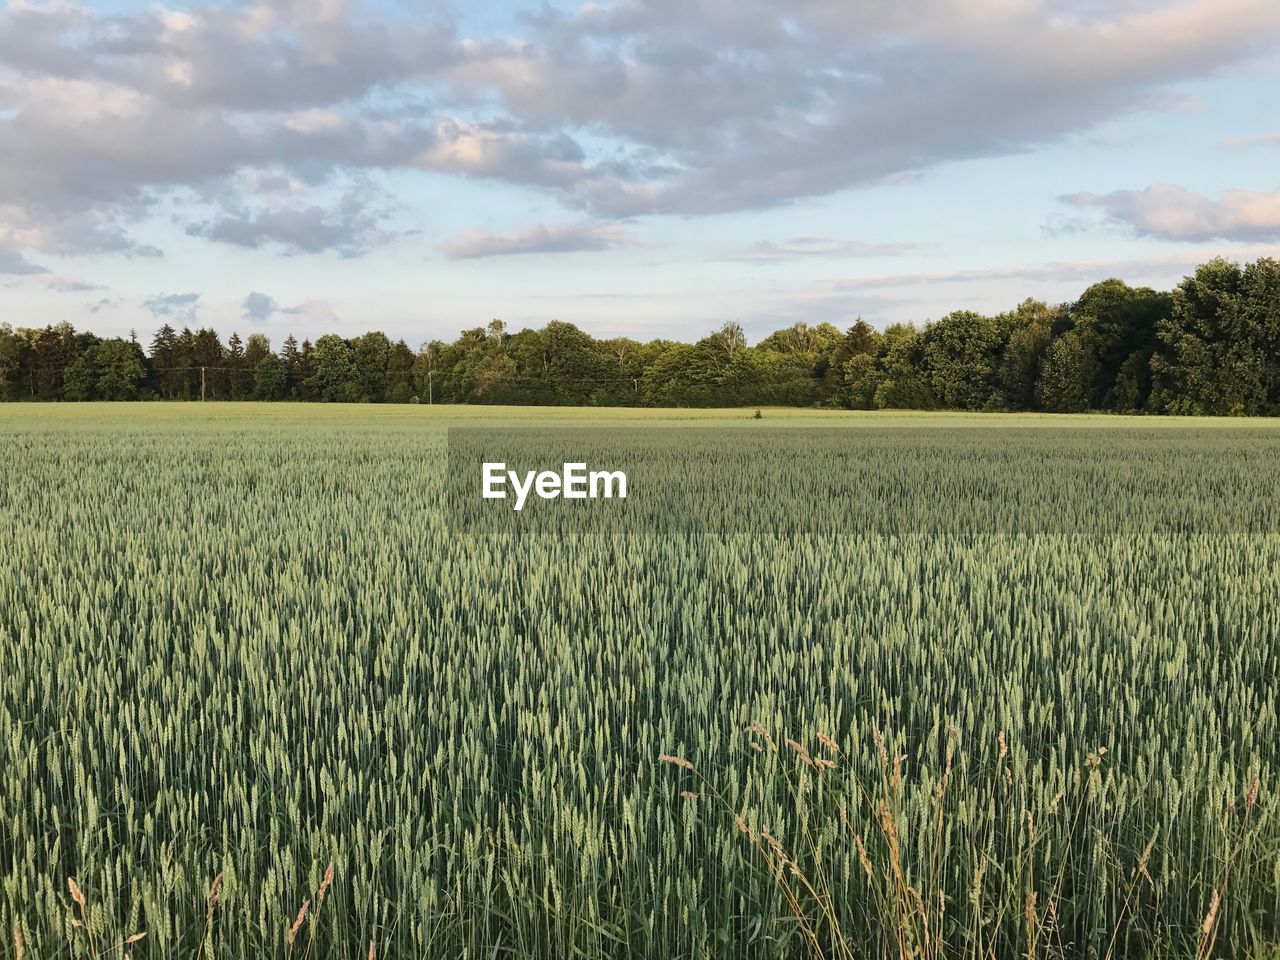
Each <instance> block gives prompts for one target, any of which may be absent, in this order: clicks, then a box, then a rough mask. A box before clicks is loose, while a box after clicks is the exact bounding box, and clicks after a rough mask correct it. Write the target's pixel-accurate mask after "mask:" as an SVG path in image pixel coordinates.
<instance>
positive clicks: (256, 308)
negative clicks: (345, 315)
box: [242, 290, 338, 324]
mask: <svg viewBox="0 0 1280 960" xmlns="http://www.w3.org/2000/svg"><path fill="white" fill-rule="evenodd" d="M242 306H243V309H244V318H245V319H246V320H248V321H249V322H251V323H267V322H269V321H270V320H272V319H274V318H275V317H276V316H287V317H302V318H304V319H305V320H307V321H309V322H314V323H329V324H332V323H337V321H338V314H337V312H336V311H335V310H334V309H333V307H332V306H331V305H330V304H329V303H327V302H326V301H324V300H304V301H303V302H302V303H299V304H297V305H296V306H292V307H285V306H281V305H280V303H279V302H278V301H277V300H276V298H275V297H271V296H268V295H267V294H265V293H261V292H259V291H257V290H255V291H253V292H252V293H250V294H249V295H248V296H247V297H245V298H244V303H243V305H242Z"/></svg>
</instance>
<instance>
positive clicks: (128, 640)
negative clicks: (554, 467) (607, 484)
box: [0, 404, 1280, 960]
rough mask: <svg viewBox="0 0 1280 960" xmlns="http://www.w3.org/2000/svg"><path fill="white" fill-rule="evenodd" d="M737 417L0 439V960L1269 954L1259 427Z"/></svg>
mask: <svg viewBox="0 0 1280 960" xmlns="http://www.w3.org/2000/svg"><path fill="white" fill-rule="evenodd" d="M752 413H753V411H719V412H714V413H694V412H689V411H640V410H636V411H627V412H619V413H609V414H605V413H600V412H595V413H590V412H587V411H581V410H549V411H533V410H523V409H492V408H491V409H457V408H446V407H440V406H436V407H426V406H403V407H380V408H369V407H346V406H337V407H317V406H302V405H297V406H291V405H285V404H280V405H274V406H269V407H268V406H257V405H253V404H204V405H201V404H170V405H164V406H160V405H154V406H153V405H145V404H137V405H130V406H123V405H121V406H112V405H91V404H86V405H74V406H60V405H21V406H16V405H15V406H6V407H0V477H3V481H4V482H3V484H0V531H2V533H3V542H2V543H0V766H2V768H3V771H4V776H3V777H2V778H0V915H2V919H3V922H4V925H5V928H4V931H3V936H4V938H3V940H2V941H0V957H23V958H55V957H92V958H107V957H122V956H126V955H128V956H132V957H134V958H144V957H156V958H159V957H165V958H169V957H182V958H202V960H203V958H219V960H244V958H257V957H289V958H304V957H307V958H344V960H349V958H365V957H378V958H382V957H387V958H406V960H437V958H438V960H455V958H475V960H481V958H485V960H497V958H538V960H558V958H586V960H595V958H637V960H640V958H644V960H648V958H664V960H665V958H720V957H724V958H792V957H795V958H802V957H814V956H822V957H829V958H854V957H865V958H875V960H880V958H895V960H904V958H908V957H909V958H924V960H935V958H937V960H941V958H973V960H980V958H983V960H985V958H990V960H1006V958H1025V960H1034V958H1056V957H1061V958H1076V957H1088V958H1099V960H1102V958H1117V960H1118V958H1134V957H1162V958H1165V957H1167V958H1187V960H1193V958H1194V960H1201V958H1208V957H1222V958H1236V957H1257V958H1263V957H1266V958H1274V957H1276V956H1277V949H1278V947H1277V945H1278V944H1280V807H1278V805H1277V799H1276V796H1277V786H1278V785H1280V784H1278V775H1280V717H1278V711H1280V499H1278V498H1277V490H1280V425H1278V424H1276V423H1275V422H1267V421H1248V422H1237V421H1194V420H1181V419H1170V420H1162V421H1158V422H1157V421H1153V420H1150V419H1139V418H1122V417H1104V418H1089V417H1058V418H1050V417H1043V418H1042V417H1035V416H986V417H984V416H981V415H950V416H948V415H932V416H930V415H895V414H865V415H864V414H849V413H822V412H818V411H810V412H804V411H794V412H782V411H773V410H767V411H764V413H763V418H762V419H760V420H755V419H753V417H752ZM481 428H501V429H502V430H504V431H507V433H508V434H510V433H514V434H515V435H516V439H517V441H520V439H521V438H523V441H524V442H525V443H526V444H527V449H538V450H541V451H543V453H544V454H547V455H549V454H551V453H558V452H559V451H560V449H561V448H563V449H564V450H565V452H566V453H568V452H570V450H571V449H574V450H577V449H586V454H584V455H585V456H587V457H588V459H592V460H599V461H601V462H608V461H609V459H610V458H613V459H614V460H617V461H619V462H625V463H626V464H628V465H629V469H634V471H635V475H634V477H633V480H634V486H635V490H634V491H633V492H632V495H631V498H630V499H629V500H628V501H627V503H628V505H629V507H631V508H633V509H634V513H633V514H631V515H628V516H623V515H621V514H620V515H619V516H620V517H622V519H620V520H619V522H618V523H617V524H616V525H614V526H612V527H611V526H608V525H604V526H601V527H593V526H591V525H590V524H585V523H584V524H579V525H576V526H575V524H578V520H577V519H576V517H577V515H574V516H570V515H568V514H567V513H566V512H565V511H560V512H559V513H556V512H548V513H546V514H545V515H544V520H545V519H546V518H551V520H550V521H549V522H546V523H544V524H543V525H542V526H541V527H537V526H536V524H537V523H538V522H539V521H538V519H537V518H536V517H532V518H531V519H530V521H529V522H530V524H531V525H532V526H530V528H529V529H528V530H521V529H520V528H519V523H520V522H522V521H519V520H516V519H513V518H514V517H515V515H514V514H510V515H504V517H503V519H502V522H501V523H497V522H495V523H493V524H492V525H488V526H486V524H485V523H483V522H477V521H475V519H474V518H468V517H467V516H465V515H464V514H465V510H459V509H458V506H457V504H456V503H451V493H450V491H451V489H452V486H453V485H454V484H455V482H456V480H457V478H458V476H460V475H461V474H460V473H459V471H466V470H468V469H470V466H471V464H470V463H469V462H468V461H467V460H466V458H467V456H468V455H469V454H468V450H469V449H471V448H469V447H468V446H467V445H468V443H471V442H472V441H473V440H474V438H475V437H476V436H478V435H479V433H478V431H480V430H481ZM513 428H514V430H513ZM507 439H508V440H509V439H510V437H507ZM504 442H505V441H504ZM474 465H475V466H477V467H478V464H474ZM659 491H660V492H661V493H660V494H659ZM659 495H661V497H663V498H665V499H662V500H661V501H660V502H661V504H662V508H661V510H658V509H647V507H646V505H652V504H654V503H657V502H659V501H658V500H656V499H655V498H657V497H659ZM646 498H648V499H646ZM594 506H598V505H584V507H583V509H584V510H590V509H592V508H593V507H594ZM584 515H585V514H584Z"/></svg>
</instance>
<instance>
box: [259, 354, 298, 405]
mask: <svg viewBox="0 0 1280 960" xmlns="http://www.w3.org/2000/svg"><path fill="white" fill-rule="evenodd" d="M288 395H289V371H288V369H287V368H286V367H285V365H284V361H283V360H281V359H280V358H279V357H277V356H276V355H275V354H274V353H268V354H267V355H266V356H265V357H263V358H262V359H261V360H259V361H258V365H257V367H256V368H255V370H254V378H253V397H254V399H255V400H283V399H285V397H287V396H288Z"/></svg>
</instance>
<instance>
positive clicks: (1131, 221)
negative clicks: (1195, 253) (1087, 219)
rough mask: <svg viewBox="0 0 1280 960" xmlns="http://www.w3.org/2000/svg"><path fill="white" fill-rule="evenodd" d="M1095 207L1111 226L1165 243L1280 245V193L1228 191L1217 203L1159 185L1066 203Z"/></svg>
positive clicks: (1085, 195) (1078, 197) (1078, 196)
mask: <svg viewBox="0 0 1280 960" xmlns="http://www.w3.org/2000/svg"><path fill="white" fill-rule="evenodd" d="M1062 199H1063V200H1064V201H1066V202H1067V203H1070V204H1073V205H1074V206H1077V207H1096V208H1098V209H1100V210H1102V212H1103V213H1104V214H1105V216H1106V217H1107V219H1108V220H1110V221H1112V222H1116V223H1120V224H1125V225H1127V226H1128V227H1130V228H1132V229H1133V231H1134V232H1135V233H1137V234H1139V235H1141V236H1147V237H1156V238H1158V239H1161V240H1178V241H1205V240H1232V241H1254V242H1257V241H1271V240H1280V191H1274V192H1270V193H1267V192H1256V191H1250V190H1227V191H1225V192H1224V193H1222V194H1221V195H1219V196H1218V197H1207V196H1205V195H1204V194H1200V193H1196V192H1194V191H1191V190H1187V189H1186V188H1185V187H1180V186H1178V185H1177V184H1172V183H1157V184H1153V185H1151V186H1149V187H1147V188H1146V189H1145V190H1117V191H1115V192H1114V193H1107V194H1102V195H1099V194H1094V193H1077V194H1072V195H1070V196H1066V197H1063V198H1062Z"/></svg>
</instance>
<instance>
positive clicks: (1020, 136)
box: [0, 0, 1280, 346]
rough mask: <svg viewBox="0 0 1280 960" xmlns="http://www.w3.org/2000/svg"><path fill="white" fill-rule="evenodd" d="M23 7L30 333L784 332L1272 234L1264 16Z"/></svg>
mask: <svg viewBox="0 0 1280 960" xmlns="http://www.w3.org/2000/svg"><path fill="white" fill-rule="evenodd" d="M0 11H2V12H0V322H7V323H10V324H12V325H13V326H35V325H42V324H45V323H50V322H56V321H60V320H69V321H71V322H72V323H74V324H75V325H76V326H77V327H80V328H87V329H92V330H94V331H95V332H98V333H102V334H117V333H127V332H128V331H130V330H131V329H136V330H137V331H138V332H139V335H140V336H142V337H144V338H147V339H149V337H150V335H151V332H152V331H153V330H154V328H155V327H156V326H158V325H159V324H160V323H163V322H170V323H172V324H174V325H175V326H180V325H182V324H192V325H196V324H198V325H207V326H213V327H215V328H217V329H218V330H220V331H221V332H223V333H224V334H226V333H229V332H231V331H232V330H237V331H239V332H240V333H241V335H242V336H244V335H247V334H248V333H250V332H257V331H261V332H265V333H267V335H268V336H269V337H271V338H272V339H273V340H275V341H277V342H278V341H279V340H280V339H282V338H283V337H284V336H285V335H286V334H287V333H289V332H293V333H295V334H297V335H298V336H311V337H315V336H317V335H319V334H321V333H324V332H340V333H344V334H355V333H358V332H361V331H364V330H367V329H382V330H385V331H386V332H387V333H389V334H391V335H393V336H396V337H404V338H405V339H406V340H408V341H409V342H410V343H411V344H413V345H414V346H416V345H417V344H418V343H420V342H422V341H424V340H428V339H431V338H436V337H443V338H452V337H453V336H455V335H456V334H457V332H458V331H459V330H461V329H463V328H466V327H473V326H477V325H483V324H485V323H487V322H488V321H489V320H490V319H491V318H494V317H498V318H501V319H503V320H505V321H506V322H507V324H508V325H509V326H510V327H512V328H519V327H522V326H529V325H541V324H543V323H545V322H547V321H548V320H551V319H562V320H568V321H571V322H574V323H576V324H578V325H579V326H581V327H583V328H584V329H586V330H588V331H590V332H592V333H595V334H598V335H620V334H626V335H631V336H637V337H642V338H648V337H654V336H666V337H678V338H686V339H688V338H696V337H698V336H701V335H703V334H704V333H706V332H709V331H710V330H712V329H714V328H716V327H718V326H719V325H720V324H722V323H723V322H724V321H726V320H738V321H739V322H741V323H742V324H743V326H744V327H745V328H746V329H747V331H748V334H749V335H751V336H753V337H758V336H761V335H763V334H765V333H767V332H769V331H770V330H772V329H775V328H777V327H780V326H785V325H789V324H791V323H794V322H797V321H803V322H809V323H813V322H820V321H823V320H829V321H831V322H833V323H836V324H837V325H839V326H842V327H843V326H847V325H848V324H849V323H851V322H852V321H853V320H854V319H855V318H857V317H858V316H862V317H865V318H866V319H868V320H870V321H872V322H873V323H876V324H877V325H881V326H883V325H884V324H886V323H890V322H896V321H907V320H914V321H925V320H927V319H930V318H935V317H938V316H941V315H942V314H944V313H946V312H948V311H949V310H952V309H958V308H969V309H979V310H987V311H998V310H1003V309H1007V308H1009V307H1011V306H1013V305H1014V304H1016V303H1017V302H1018V301H1019V300H1021V299H1022V298H1024V297H1027V296H1033V297H1037V298H1042V299H1046V300H1050V301H1063V300H1069V299H1071V298H1073V297H1074V296H1076V295H1077V294H1078V293H1079V292H1080V290H1082V289H1083V288H1084V287H1085V286H1086V285H1087V284H1088V283H1089V282H1091V281H1093V280H1096V279H1102V278H1104V277H1107V276H1111V275H1118V276H1121V277H1124V278H1125V279H1127V280H1129V281H1130V282H1133V283H1141V284H1150V285H1154V286H1162V287H1168V286H1171V285H1173V284H1174V283H1176V282H1177V281H1178V280H1179V279H1180V278H1181V277H1182V276H1183V275H1184V274H1185V273H1186V272H1188V271H1189V270H1190V269H1191V267H1192V266H1193V265H1194V264H1195V263H1197V262H1200V261H1203V260H1206V259H1208V258H1210V257H1212V256H1215V255H1224V256H1228V257H1231V258H1234V259H1242V260H1243V259H1253V258H1255V257H1258V256H1267V255H1280V174H1277V173H1276V171H1277V170H1278V169H1280V164H1278V163H1277V161H1278V160H1280V113H1277V111H1276V108H1275V103H1276V102H1277V97H1278V95H1280V57H1277V48H1278V47H1280V10H1277V9H1276V7H1275V5H1274V4H1273V3H1270V2H1265V3H1264V2H1258V0H1213V2H1205V0H1192V2H1165V0H1112V2H1108V3H1105V4H1103V3H1090V2H1087V0H1075V2H1066V0H968V2H962V0H921V2H920V4H918V5H916V6H913V7H912V13H911V15H909V16H908V15H906V14H904V13H901V12H899V11H898V10H897V7H896V6H894V5H889V4H878V3H860V4H854V3H849V2H847V0H807V2H805V3H803V4H797V3H786V2H780V0H651V2H616V3H610V2H601V3H597V4H586V5H579V4H559V5H548V4H537V5H521V4H509V3H487V4H486V3H474V4H468V5H466V6H465V7H464V6H461V5H459V6H457V7H452V6H449V5H445V4H432V3H429V2H418V3H412V4H409V3H402V4H394V3H389V2H369V3H361V2H358V0H246V2H239V3H235V2H222V3H207V2H176V0H171V2H170V3H169V4H168V5H167V6H165V5H160V4H155V3H138V2H132V0H114V2H107V0H100V2H97V3H74V2H71V0H48V2H44V0H21V2H18V0H9V2H8V3H6V4H4V5H3V6H0ZM251 294H257V296H256V297H253V298H252V299H250V295H251Z"/></svg>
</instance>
